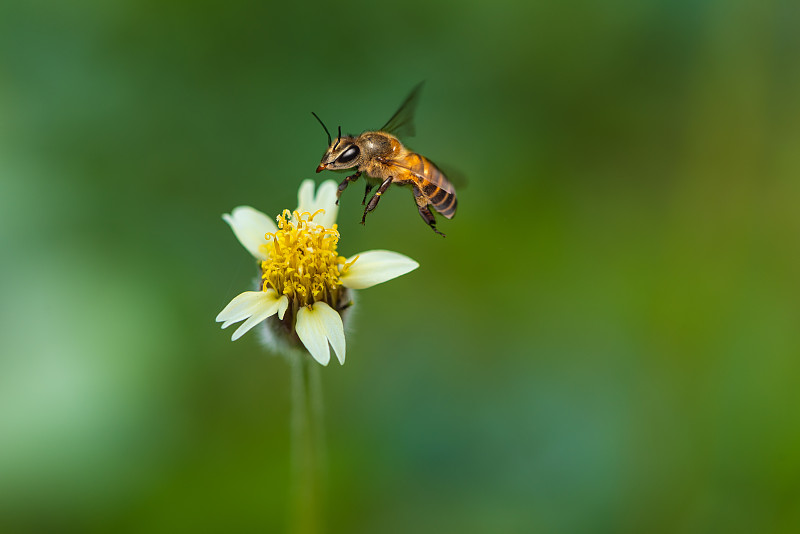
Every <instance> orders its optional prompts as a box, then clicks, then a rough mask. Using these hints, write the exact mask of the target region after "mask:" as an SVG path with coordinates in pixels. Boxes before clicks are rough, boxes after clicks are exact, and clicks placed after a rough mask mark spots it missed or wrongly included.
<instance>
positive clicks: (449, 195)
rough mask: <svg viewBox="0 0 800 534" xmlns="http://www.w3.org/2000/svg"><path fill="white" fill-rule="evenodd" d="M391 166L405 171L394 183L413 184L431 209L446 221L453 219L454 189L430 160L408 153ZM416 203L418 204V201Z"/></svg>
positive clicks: (454, 210) (456, 202)
mask: <svg viewBox="0 0 800 534" xmlns="http://www.w3.org/2000/svg"><path fill="white" fill-rule="evenodd" d="M393 165H394V166H397V167H401V168H403V169H404V170H405V171H406V172H405V173H401V175H400V176H397V180H396V181H398V182H406V181H411V182H413V183H414V185H416V186H417V188H418V189H419V190H420V192H421V193H422V194H423V195H424V198H425V199H426V200H427V201H428V202H427V203H428V204H430V205H431V206H433V209H435V210H436V211H438V212H439V213H441V214H442V215H443V216H445V217H447V218H448V219H452V218H453V216H454V215H455V214H456V206H457V205H458V201H457V200H456V189H455V187H453V184H451V183H450V182H449V181H447V178H446V177H445V175H444V173H443V172H442V171H440V170H439V168H438V167H437V166H436V165H434V164H433V162H432V161H431V160H429V159H428V158H426V157H425V156H420V155H419V154H415V153H413V152H410V153H408V154H406V156H405V158H403V160H402V161H395V162H393ZM418 203H420V202H419V200H418Z"/></svg>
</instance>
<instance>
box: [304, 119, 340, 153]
mask: <svg viewBox="0 0 800 534" xmlns="http://www.w3.org/2000/svg"><path fill="white" fill-rule="evenodd" d="M311 114H312V115H314V118H315V119H317V120H318V121H319V123H320V124H321V125H322V129H323V130H325V133H326V134H328V146H331V133H330V132H329V131H328V128H327V127H326V126H325V123H324V122H322V119H320V118H319V117H317V114H316V113H314V112H313V111H312V112H311ZM339 131H340V133H341V128H339ZM337 144H338V143H337Z"/></svg>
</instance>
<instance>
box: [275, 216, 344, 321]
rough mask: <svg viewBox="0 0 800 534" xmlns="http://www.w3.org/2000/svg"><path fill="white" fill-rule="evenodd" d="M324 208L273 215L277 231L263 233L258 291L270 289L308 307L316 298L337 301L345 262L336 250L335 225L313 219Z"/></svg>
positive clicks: (336, 234) (330, 301) (337, 240)
mask: <svg viewBox="0 0 800 534" xmlns="http://www.w3.org/2000/svg"><path fill="white" fill-rule="evenodd" d="M324 211H325V210H323V209H319V210H317V211H315V212H314V213H313V214H312V213H308V212H303V213H299V212H297V211H295V212H290V211H289V210H284V211H283V213H281V215H280V216H278V217H277V222H278V231H277V232H275V233H270V234H267V244H266V245H264V246H265V247H266V248H267V251H268V253H269V255H268V259H266V260H264V261H262V262H261V271H262V276H261V278H262V279H263V285H262V290H264V291H266V290H267V289H268V288H272V289H274V290H275V291H277V292H278V294H279V295H286V296H287V297H288V298H289V300H290V301H294V302H296V303H297V304H298V306H311V305H312V304H314V302H317V301H324V302H327V303H328V304H330V305H333V306H335V305H336V304H337V302H336V301H337V299H338V295H339V287H340V286H341V285H342V283H341V281H340V280H339V275H340V266H342V267H341V268H342V272H344V269H346V268H347V266H348V265H346V264H345V261H346V260H345V258H343V257H341V256H339V255H338V254H337V252H336V245H337V243H338V242H339V232H338V231H337V230H336V225H335V224H334V225H333V228H325V227H324V226H322V225H321V224H317V223H315V222H314V221H313V218H314V217H315V216H316V215H318V214H319V213H323V212H324ZM350 264H352V262H350Z"/></svg>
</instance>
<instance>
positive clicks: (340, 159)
mask: <svg viewBox="0 0 800 534" xmlns="http://www.w3.org/2000/svg"><path fill="white" fill-rule="evenodd" d="M311 114H312V115H314V118H316V119H317V120H318V121H319V123H320V124H321V125H322V128H323V129H324V130H325V133H326V134H327V135H328V149H327V150H326V151H325V155H324V156H322V161H320V164H319V167H317V172H320V171H323V170H325V169H330V170H340V169H349V168H351V167H355V166H356V165H358V164H359V163H360V162H361V158H360V156H361V149H360V148H359V146H358V145H357V144H356V143H355V141H356V138H355V137H352V136H349V135H348V136H345V137H342V127H341V126H339V135H337V136H336V141H335V142H334V141H333V140H332V139H331V134H330V132H329V131H328V128H327V127H326V126H325V123H323V122H322V119H320V118H319V117H317V114H316V113H314V112H313V111H312V112H311Z"/></svg>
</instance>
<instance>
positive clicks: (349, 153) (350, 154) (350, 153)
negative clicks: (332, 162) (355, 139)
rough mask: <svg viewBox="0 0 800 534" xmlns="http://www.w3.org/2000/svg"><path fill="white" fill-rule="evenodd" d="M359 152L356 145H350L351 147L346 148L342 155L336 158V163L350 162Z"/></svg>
mask: <svg viewBox="0 0 800 534" xmlns="http://www.w3.org/2000/svg"><path fill="white" fill-rule="evenodd" d="M358 152H359V150H358V147H357V146H356V145H350V147H349V148H348V149H347V150H345V151H344V152H343V153H342V155H341V156H339V157H338V158H336V163H350V162H351V161H353V160H354V159H356V158H357V157H358Z"/></svg>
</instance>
